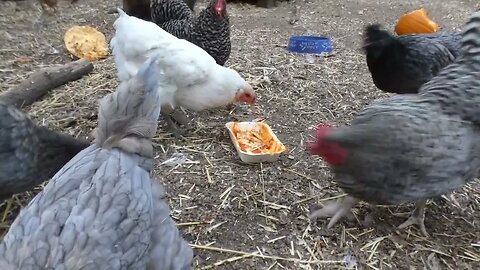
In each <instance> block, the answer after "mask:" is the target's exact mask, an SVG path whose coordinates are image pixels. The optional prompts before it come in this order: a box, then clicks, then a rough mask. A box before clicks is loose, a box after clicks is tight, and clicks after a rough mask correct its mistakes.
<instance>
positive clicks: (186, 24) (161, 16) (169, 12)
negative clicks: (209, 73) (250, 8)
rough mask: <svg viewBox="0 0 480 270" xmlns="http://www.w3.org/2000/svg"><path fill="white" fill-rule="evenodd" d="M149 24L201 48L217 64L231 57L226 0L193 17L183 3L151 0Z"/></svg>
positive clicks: (170, 0)
mask: <svg viewBox="0 0 480 270" xmlns="http://www.w3.org/2000/svg"><path fill="white" fill-rule="evenodd" d="M151 12H152V14H151V17H152V21H153V22H154V23H156V24H157V25H159V26H160V27H162V28H163V29H164V30H165V31H167V32H169V33H170V34H172V35H174V36H176V37H178V38H181V39H185V40H188V41H190V42H192V43H193V44H195V45H197V46H199V47H200V48H202V49H204V50H205V51H206V52H207V53H208V54H210V55H211V56H212V57H213V58H214V59H215V61H216V62H217V64H219V65H224V64H225V62H226V61H227V60H228V58H229V57H230V50H231V43H230V22H229V18H228V14H227V4H226V2H225V0H212V1H211V2H210V4H209V5H208V6H207V7H206V8H205V9H203V10H202V11H201V12H200V13H199V14H198V15H195V14H194V13H193V12H192V11H191V10H190V8H189V7H188V5H187V4H186V3H185V2H184V1H182V0H152V2H151Z"/></svg>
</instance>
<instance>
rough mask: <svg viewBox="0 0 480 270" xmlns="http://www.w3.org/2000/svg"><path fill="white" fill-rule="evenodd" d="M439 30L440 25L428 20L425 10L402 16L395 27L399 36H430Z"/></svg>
mask: <svg viewBox="0 0 480 270" xmlns="http://www.w3.org/2000/svg"><path fill="white" fill-rule="evenodd" d="M437 30H438V24H437V23H435V22H434V21H432V20H431V19H430V18H428V15H427V11H426V10H425V9H424V8H421V9H417V10H415V11H412V12H409V13H407V14H404V15H402V16H401V17H400V19H399V20H398V22H397V25H396V26H395V33H397V35H406V34H429V33H434V32H437Z"/></svg>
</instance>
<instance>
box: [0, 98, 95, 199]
mask: <svg viewBox="0 0 480 270" xmlns="http://www.w3.org/2000/svg"><path fill="white" fill-rule="evenodd" d="M89 145H90V144H89V143H88V142H87V141H83V140H77V139H75V138H73V137H71V136H69V135H66V134H60V133H57V132H54V131H51V130H49V129H47V128H45V127H39V126H36V125H35V124H34V123H33V122H32V121H31V120H30V119H29V118H28V117H27V116H25V115H24V114H23V113H22V112H20V111H19V110H18V109H16V108H15V107H14V106H13V105H7V104H6V103H4V102H3V101H0V199H3V198H5V197H7V196H10V195H12V194H15V193H19V192H23V191H26V190H28V189H30V188H32V187H33V186H35V185H38V184H41V183H42V182H43V181H45V180H47V179H49V178H51V177H52V176H53V175H55V173H57V171H58V170H60V168H62V167H63V165H65V164H66V163H67V162H68V161H69V160H70V159H71V158H73V157H74V156H75V155H76V154H77V153H78V152H80V151H81V150H83V149H84V148H86V147H87V146H89Z"/></svg>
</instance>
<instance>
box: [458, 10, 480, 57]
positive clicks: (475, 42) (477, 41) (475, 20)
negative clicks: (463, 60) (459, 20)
mask: <svg viewBox="0 0 480 270" xmlns="http://www.w3.org/2000/svg"><path fill="white" fill-rule="evenodd" d="M462 53H463V55H464V56H469V57H473V56H480V11H477V12H475V13H474V14H473V15H472V16H471V17H470V20H469V21H468V22H467V24H466V25H465V28H464V30H463V39H462Z"/></svg>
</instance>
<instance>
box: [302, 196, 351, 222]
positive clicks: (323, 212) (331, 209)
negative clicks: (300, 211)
mask: <svg viewBox="0 0 480 270" xmlns="http://www.w3.org/2000/svg"><path fill="white" fill-rule="evenodd" d="M357 202H359V200H358V199H356V198H354V197H352V196H346V197H344V198H340V199H338V200H337V201H336V202H333V203H328V204H325V206H324V207H323V208H322V209H318V210H314V211H312V212H311V213H310V215H309V218H310V220H313V219H315V218H317V217H332V219H330V222H329V223H328V226H327V228H329V229H330V228H331V227H333V225H335V224H336V223H337V221H338V220H340V218H342V217H344V216H353V214H352V212H351V209H352V207H353V206H355V204H357Z"/></svg>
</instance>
